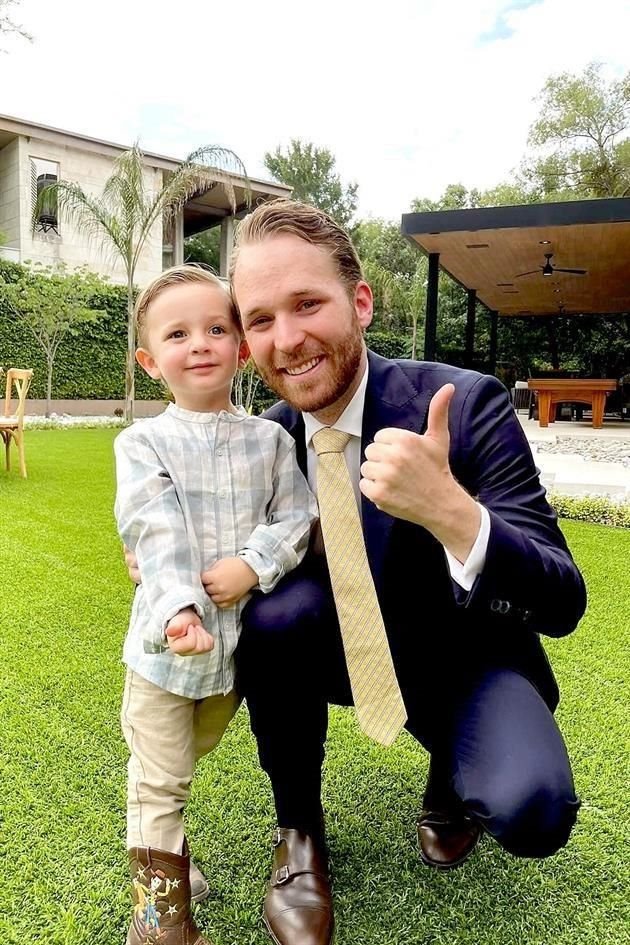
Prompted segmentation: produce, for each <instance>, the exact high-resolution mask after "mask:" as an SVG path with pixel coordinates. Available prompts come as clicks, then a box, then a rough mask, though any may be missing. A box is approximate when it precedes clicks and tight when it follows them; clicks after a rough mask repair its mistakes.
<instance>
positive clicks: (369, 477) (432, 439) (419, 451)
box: [359, 384, 480, 561]
mask: <svg viewBox="0 0 630 945" xmlns="http://www.w3.org/2000/svg"><path fill="white" fill-rule="evenodd" d="M454 393H455V388H454V386H453V385H452V384H445V385H444V386H443V387H441V388H440V389H439V390H438V391H437V392H436V393H435V394H434V395H433V397H432V399H431V403H430V404H429V414H428V419H427V429H426V431H425V432H424V433H423V434H422V435H420V434H418V433H412V432H411V431H410V430H399V429H397V428H395V427H388V428H385V429H383V430H379V431H378V433H377V434H376V436H375V437H374V442H373V443H370V445H369V446H368V447H367V449H366V451H365V457H366V461H365V462H364V463H363V465H362V466H361V476H362V478H361V480H360V482H359V488H360V490H361V492H362V493H363V495H364V496H366V497H367V498H368V499H370V501H372V502H374V504H375V505H376V506H377V508H379V509H382V510H383V511H384V512H387V513H388V514H389V515H393V516H394V517H395V518H401V519H404V520H405V521H407V522H414V523H415V524H417V525H422V526H423V527H424V528H426V529H428V530H429V531H430V532H432V534H433V535H435V537H436V538H437V539H438V541H440V542H441V543H442V544H443V545H444V546H445V547H446V548H448V550H449V551H450V552H451V553H452V554H453V555H454V556H455V557H456V558H458V559H459V560H460V561H465V560H466V558H467V556H468V554H469V552H470V550H471V548H472V546H473V544H474V542H475V539H476V537H477V534H478V532H479V524H480V512H479V507H478V506H477V503H476V502H475V501H474V499H472V498H471V496H469V495H468V493H467V492H466V491H465V490H464V489H463V488H462V487H461V486H460V485H459V483H458V482H457V481H456V479H455V478H454V476H453V474H452V472H451V468H450V465H449V458H448V454H449V446H450V434H449V429H448V411H449V405H450V402H451V399H452V397H453V394H454Z"/></svg>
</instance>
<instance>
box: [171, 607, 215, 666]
mask: <svg viewBox="0 0 630 945" xmlns="http://www.w3.org/2000/svg"><path fill="white" fill-rule="evenodd" d="M166 639H167V642H168V645H169V649H170V650H172V652H173V653H177V654H178V655H179V656H196V655H197V654H198V653H209V652H210V650H212V649H213V647H214V639H213V638H212V636H211V635H210V634H209V633H208V631H207V630H206V628H205V627H204V626H203V624H202V623H201V620H200V619H199V617H198V615H197V613H196V611H194V610H192V609H191V608H187V609H186V610H180V612H179V613H178V614H175V616H174V617H173V618H172V619H171V620H169V622H168V623H167V625H166Z"/></svg>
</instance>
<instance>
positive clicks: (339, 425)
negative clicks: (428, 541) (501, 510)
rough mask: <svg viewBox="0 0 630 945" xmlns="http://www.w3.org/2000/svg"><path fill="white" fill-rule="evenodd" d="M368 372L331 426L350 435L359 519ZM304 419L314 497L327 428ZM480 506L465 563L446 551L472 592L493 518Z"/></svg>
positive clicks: (450, 564) (350, 462)
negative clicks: (317, 442)
mask: <svg viewBox="0 0 630 945" xmlns="http://www.w3.org/2000/svg"><path fill="white" fill-rule="evenodd" d="M368 370H369V368H368V366H367V365H366V368H365V372H364V374H363V377H362V378H361V383H360V384H359V386H358V388H357V390H356V391H355V394H354V397H353V398H352V400H351V401H350V403H349V404H348V406H347V407H346V409H345V410H344V412H343V413H342V414H341V416H340V417H339V419H338V420H337V421H336V422H335V423H333V424H332V427H333V428H334V429H335V430H341V431H343V432H344V433H348V434H350V440H349V441H348V445H347V446H346V448H345V450H344V456H345V460H346V463H347V464H348V469H349V470H350V478H351V479H352V485H353V488H354V494H355V497H356V500H357V505H358V508H359V515H360V514H361V497H362V493H361V491H360V489H359V479H360V478H361V471H360V470H361V431H362V428H363V407H364V404H365V390H366V387H367V380H368ZM303 417H304V428H305V435H306V452H307V477H308V484H309V486H310V487H311V489H312V491H313V492H314V493H315V495H317V454H316V453H315V450H314V449H313V444H312V440H313V436H314V434H315V433H317V431H318V430H321V429H322V427H324V426H325V424H323V423H320V422H319V420H316V418H315V417H314V416H313V415H312V414H310V413H304V414H303ZM477 505H479V511H480V513H481V522H480V525H479V532H478V534H477V538H476V540H475V543H474V545H473V547H472V549H471V551H470V554H469V555H468V557H467V558H466V561H464V562H463V563H462V562H461V561H458V559H457V558H455V557H454V556H453V555H452V554H451V553H450V551H449V550H448V549H447V548H444V553H445V555H446V561H447V563H448V567H449V571H450V573H451V577H452V578H453V580H454V581H455V582H456V583H457V584H458V585H459V586H460V587H461V588H463V590H465V591H469V590H470V589H471V588H472V586H473V584H474V582H475V578H476V577H477V576H478V575H479V574H481V572H482V571H483V566H484V564H485V563H486V551H487V549H488V539H489V537H490V516H489V514H488V510H487V509H486V508H485V507H484V506H483V505H481V504H480V503H477Z"/></svg>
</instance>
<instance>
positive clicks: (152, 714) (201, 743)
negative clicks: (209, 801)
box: [121, 669, 240, 854]
mask: <svg viewBox="0 0 630 945" xmlns="http://www.w3.org/2000/svg"><path fill="white" fill-rule="evenodd" d="M239 703H240V699H239V698H238V696H237V695H236V693H235V692H234V691H232V692H229V693H228V694H227V695H226V696H208V697H207V698H206V699H186V698H185V697H184V696H177V695H174V694H173V693H172V692H166V690H165V689H160V688H159V686H156V685H154V684H153V683H151V682H148V680H146V679H143V677H142V676H139V675H138V674H137V673H134V672H133V670H130V669H128V670H127V678H126V680H125V691H124V695H123V704H122V711H121V723H122V730H123V734H124V736H125V741H126V742H127V745H128V746H129V751H130V753H131V756H130V758H129V765H128V784H127V847H128V848H131V847H136V846H142V847H157V848H158V849H160V850H167V851H168V852H170V853H177V854H179V853H181V851H182V844H183V842H184V822H183V817H182V811H183V808H184V805H185V803H186V801H187V800H188V797H189V795H190V786H191V782H192V779H193V774H194V771H195V763H196V762H197V761H198V760H199V758H201V757H202V756H203V755H207V754H208V752H210V751H212V749H213V748H215V747H216V745H218V744H219V742H220V741H221V736H222V735H223V733H224V732H225V730H226V728H227V726H228V725H229V722H230V720H231V719H232V717H233V716H234V714H235V713H236V710H237V709H238V707H239Z"/></svg>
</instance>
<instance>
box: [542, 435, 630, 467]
mask: <svg viewBox="0 0 630 945" xmlns="http://www.w3.org/2000/svg"><path fill="white" fill-rule="evenodd" d="M531 445H532V447H533V448H534V449H535V450H536V451H537V452H538V453H571V454H573V455H576V454H577V455H578V456H582V457H583V458H584V459H586V460H588V461H589V462H598V463H621V464H622V466H629V467H630V440H615V439H608V438H606V439H604V438H603V437H601V438H599V437H598V438H595V437H592V438H587V437H578V436H562V437H558V438H557V439H556V441H555V443H554V442H553V441H552V440H536V441H534V442H532V444H531Z"/></svg>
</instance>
